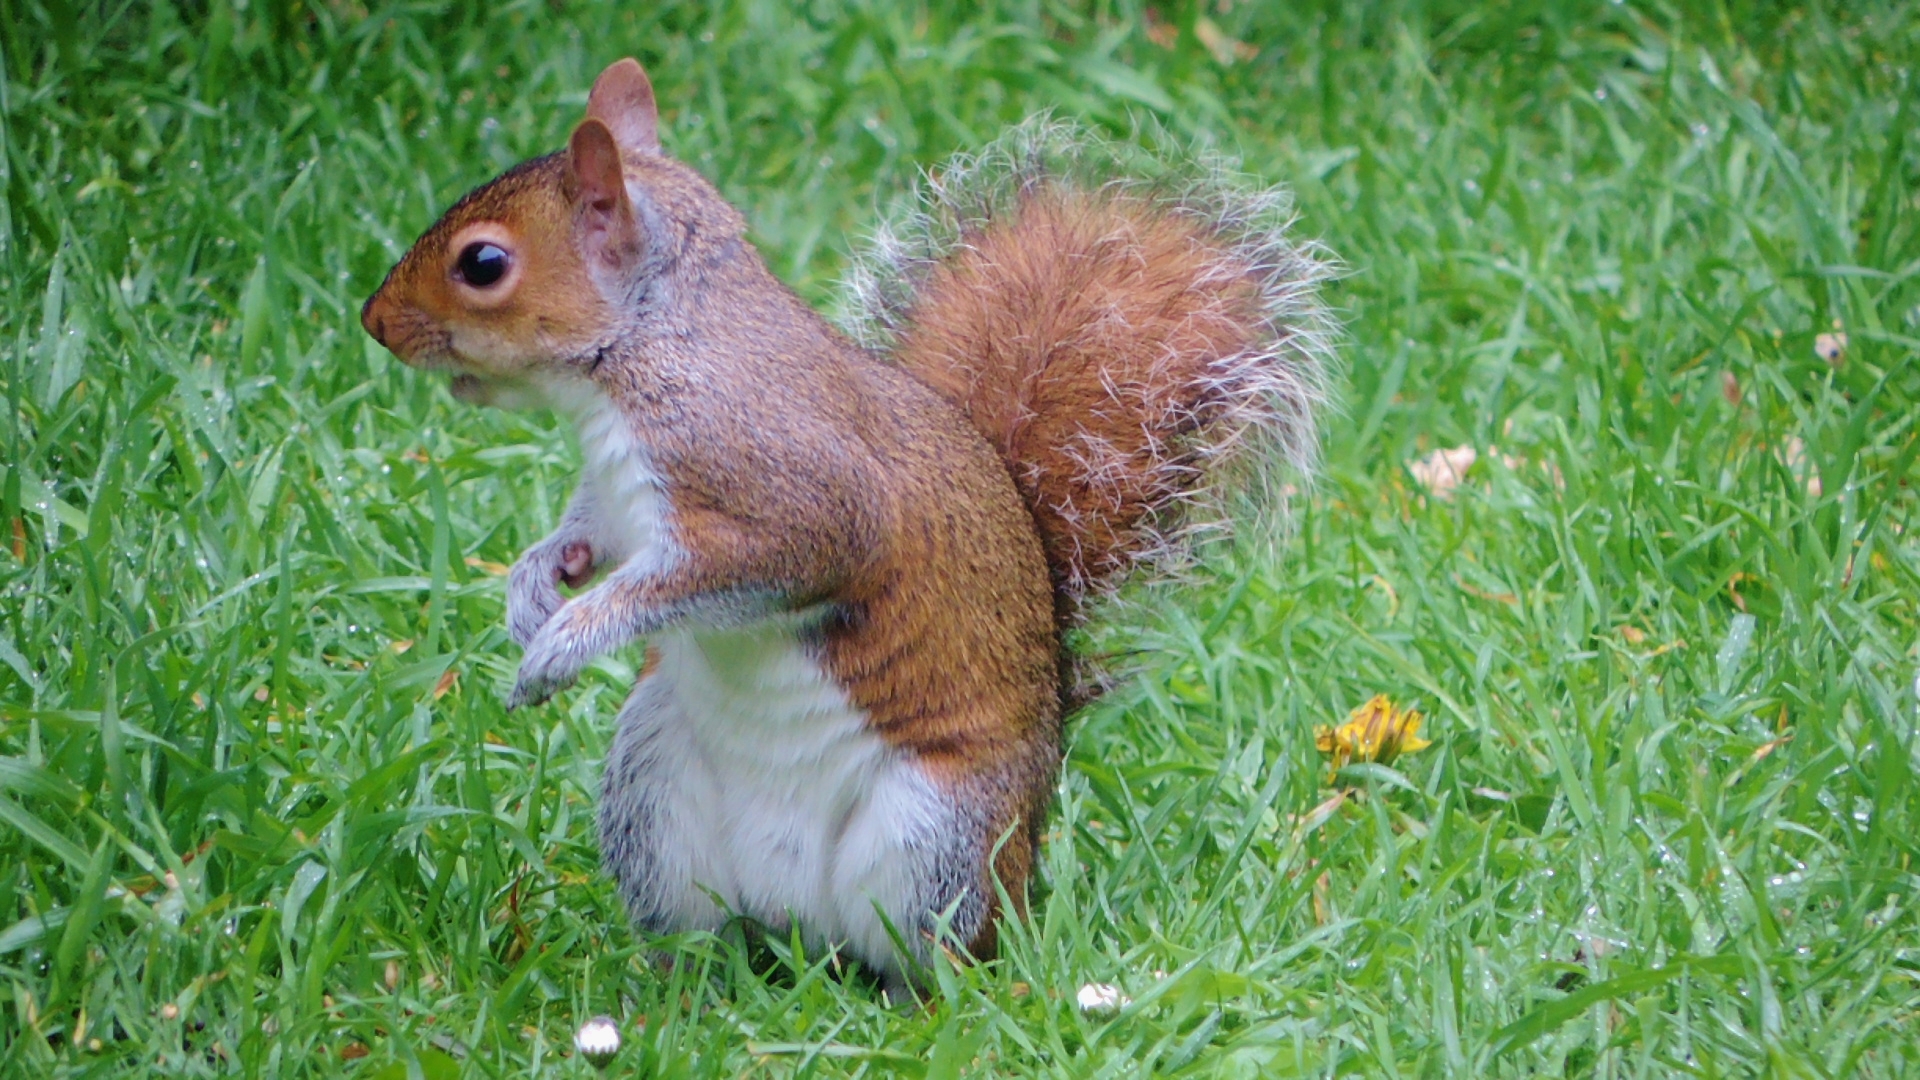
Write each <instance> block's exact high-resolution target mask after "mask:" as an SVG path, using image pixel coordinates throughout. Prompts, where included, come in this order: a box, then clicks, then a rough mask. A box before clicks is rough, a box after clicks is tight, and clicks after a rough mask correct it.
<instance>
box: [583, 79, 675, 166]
mask: <svg viewBox="0 0 1920 1080" xmlns="http://www.w3.org/2000/svg"><path fill="white" fill-rule="evenodd" d="M587 119H589V120H598V121H600V122H601V123H603V124H605V125H607V130H608V131H611V132H613V140H614V142H615V143H616V144H618V145H619V147H620V149H621V150H623V151H625V152H626V153H629V154H657V153H659V152H660V109H659V107H658V106H657V105H655V104H654V101H653V84H652V83H651V82H648V81H647V73H646V71H645V70H644V69H643V68H641V66H640V62H639V61H638V60H635V59H634V58H633V57H631V56H629V57H627V58H626V59H625V60H619V61H615V62H614V63H612V64H609V65H607V70H605V71H603V72H601V73H600V77H599V78H597V79H595V80H593V92H592V93H591V94H588V95H587Z"/></svg>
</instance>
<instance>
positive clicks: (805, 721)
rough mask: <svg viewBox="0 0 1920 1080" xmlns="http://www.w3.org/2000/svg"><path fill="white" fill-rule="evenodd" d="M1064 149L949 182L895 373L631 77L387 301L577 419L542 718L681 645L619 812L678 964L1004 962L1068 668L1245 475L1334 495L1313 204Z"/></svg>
mask: <svg viewBox="0 0 1920 1080" xmlns="http://www.w3.org/2000/svg"><path fill="white" fill-rule="evenodd" d="M1062 130H1063V129H1062V128H1061V127H1060V126H1059V125H1047V124H1045V123H1030V124H1028V125H1026V126H1024V127H1022V128H1019V129H1016V130H1015V131H1014V132H1013V133H1012V134H1010V135H1009V136H1007V137H1005V138H1003V140H1002V141H1001V142H1000V144H999V145H998V146H996V147H994V148H993V149H991V150H989V151H988V152H985V153H983V154H981V155H979V156H976V157H970V158H961V159H957V160H956V161H955V163H953V165H951V166H950V167H948V168H947V169H945V170H943V171H941V172H939V173H934V174H929V177H928V179H927V180H926V181H925V182H924V183H923V184H922V192H921V194H922V200H921V201H922V204H923V205H922V213H921V215H920V216H919V217H918V218H917V219H916V220H915V221H914V222H911V223H909V227H908V228H907V229H905V230H904V231H900V230H896V231H891V232H886V233H883V235H882V237H881V239H880V242H879V243H878V244H877V245H876V246H877V247H878V249H879V254H878V255H876V256H874V257H872V258H869V259H867V260H866V261H865V262H864V263H861V264H859V265H858V266H857V268H856V272H855V275H854V276H855V278H856V279H857V280H856V286H857V289H856V291H857V292H858V293H859V294H860V296H861V297H862V298H863V299H864V302H865V311H866V317H865V321H864V322H862V323H860V324H859V327H858V329H857V331H856V333H857V335H858V337H859V338H860V340H859V341H856V340H854V339H852V338H850V337H849V336H848V335H847V334H846V333H843V332H842V331H841V330H838V329H836V328H835V327H834V326H833V325H832V324H831V323H829V322H828V321H827V320H826V319H824V318H822V317H821V316H820V315H819V314H817V313H815V312H814V311H813V310H812V309H810V308H809V307H808V306H807V305H806V304H805V303H804V302H803V301H801V300H800V299H799V298H798V297H797V296H796V295H795V294H794V293H793V292H792V291H791V290H789V289H788V288H787V287H786V286H784V285H783V284H782V283H781V282H780V281H779V280H778V279H777V278H775V277H774V276H773V274H772V273H771V272H770V271H769V270H768V269H767V266H766V264H765V263H764V262H763V261H762V259H761V257H760V254H759V253H758V252H757V251H756V250H755V249H754V247H753V246H752V245H751V244H750V243H748V242H747V240H746V239H745V237H744V235H743V234H744V231H745V222H744V221H743V219H742V217H741V215H740V213H739V212H738V211H737V210H735V209H734V207H733V206H731V205H730V204H729V203H728V202H727V201H726V200H725V199H724V198H722V197H721V195H720V194H719V192H718V191H717V190H715V188H714V187H713V185H712V184H710V183H708V182H707V181H706V180H705V179H704V178H702V177H701V176H700V175H699V174H698V173H697V172H695V171H694V170H693V169H692V168H690V167H688V166H687V165H685V164H683V163H681V162H679V161H675V160H674V159H672V158H670V157H668V156H667V155H666V154H664V153H663V152H662V150H661V148H660V141H659V117H658V111H657V107H656V105H655V101H654V94H653V88H652V85H651V84H650V83H649V81H648V79H647V76H646V74H645V72H644V71H643V70H642V69H641V67H640V65H639V64H638V63H636V62H634V61H633V60H630V59H629V60H622V61H620V62H618V63H616V64H614V65H612V66H611V67H608V68H607V69H606V70H605V71H604V72H603V73H602V74H601V75H600V77H599V79H598V80H597V81H595V83H594V85H593V90H592V93H591V95H590V97H589V99H588V102H587V111H586V117H585V119H583V120H582V121H581V122H580V124H579V126H578V127H576V128H575V129H574V130H573V134H572V137H571V138H570V139H569V140H568V142H567V147H566V149H565V150H563V151H560V152H558V153H555V154H551V155H549V156H546V157H542V158H537V159H534V160H532V161H529V162H526V163H524V164H522V165H519V166H517V167H515V168H513V169H511V170H509V171H508V172H506V173H505V174H504V175H502V176H500V177H499V178H498V179H495V180H493V181H492V182H490V183H488V184H485V185H483V186H481V187H480V188H478V189H476V190H474V191H473V192H472V193H470V194H468V195H467V196H466V197H465V198H463V199H461V200H460V201H459V202H458V203H456V204H455V205H454V206H453V208H452V209H450V210H448V211H447V213H446V214H445V216H443V217H442V218H441V219H440V221H439V222H438V223H436V224H435V225H434V226H433V227H432V228H430V229H428V230H427V232H426V233H425V235H423V236H422V237H421V238H420V240H419V241H418V242H417V243H416V244H415V245H414V246H413V248H412V249H411V250H410V251H408V252H407V253H406V255H405V256H404V257H403V258H402V259H401V260H400V262H399V263H398V264H397V265H395V266H394V267H393V269H392V271H391V272H389V273H388V275H387V278H386V281H385V282H384V283H383V284H382V285H381V286H380V288H379V290H378V291H377V292H375V293H374V294H373V296H372V298H370V299H369V300H368V301H367V303H366V306H365V308H364V309H363V311H362V313H361V321H362V323H363V325H364V326H365V327H366V329H367V332H368V333H370V334H372V335H373V337H374V338H375V339H376V340H377V341H379V342H380V344H382V345H384V346H386V347H387V348H388V349H391V350H392V351H393V352H394V354H395V355H397V356H398V357H399V358H400V359H402V360H403V361H405V362H406V363H408V364H411V365H413V366H415V367H419V368H422V369H427V370H435V371H447V372H450V373H451V374H452V391H453V394H454V396H455V397H456V398H458V399H460V400H463V401H467V402H473V403H478V404H491V405H498V406H506V407H546V408H552V409H555V410H558V411H559V412H561V413H563V414H565V415H567V416H569V417H570V418H571V419H572V420H573V421H574V423H575V425H576V428H577V431H578V436H579V442H580V450H581V457H582V458H583V463H584V473H583V476H582V478H581V481H580V485H579V488H578V490H576V491H575V493H574V495H573V499H572V501H571V502H570V503H569V505H568V506H567V508H566V511H565V513H564V514H563V516H562V519H561V522H560V525H559V527H558V528H557V529H556V530H555V531H554V532H553V534H552V535H551V536H548V537H547V538H546V539H544V540H542V541H540V542H539V543H537V544H535V545H534V546H533V547H531V548H529V549H528V550H527V551H526V552H525V553H524V554H523V555H521V556H520V559H519V561H518V562H516V563H515V564H514V567H513V569H512V572H511V574H510V576H509V578H508V587H507V623H508V628H509V630H510V632H511V634H512V636H513V639H514V640H515V641H516V642H517V643H519V644H520V645H521V646H522V647H523V648H524V649H525V655H524V657H523V658H522V660H521V663H520V669H519V674H518V678H517V680H516V682H515V685H514V687H513V690H512V694H511V696H510V698H509V699H508V702H507V705H508V708H517V707H522V706H528V705H533V704H537V703H539V702H542V701H544V700H546V699H547V698H548V697H549V696H550V695H552V694H553V693H555V692H556V691H558V690H560V689H562V688H564V687H566V686H567V685H568V684H570V683H572V682H573V681H574V679H575V678H576V677H577V676H578V675H579V673H580V670H581V669H582V668H583V667H584V666H585V665H587V664H588V663H589V662H590V661H592V660H593V659H594V658H595V657H598V656H601V655H603V654H605V653H608V652H610V651H612V650H615V649H619V648H621V647H622V646H625V645H627V644H628V643H630V642H633V641H635V640H636V639H641V638H644V639H646V657H645V662H644V664H643V666H642V668H641V672H640V675H639V678H638V680H637V681H636V683H635V685H634V688H633V691H632V694H631V696H630V697H628V699H627V700H626V703H625V704H624V705H623V706H622V708H621V710H620V713H619V717H618V721H617V724H618V727H617V731H616V732H615V735H614V739H613V744H612V748H611V750H610V753H609V757H608V760H607V762H606V775H605V782H604V783H605V788H604V793H603V800H602V804H601V808H600V816H599V834H600V845H601V850H602V853H603V857H604V860H605V863H606V866H607V868H608V870H609V871H610V872H611V873H612V875H613V877H614V878H615V879H616V880H617V882H618V884H619V888H620V891H621V893H622V895H623V897H624V899H625V900H626V903H627V905H628V906H629V908H630V910H631V912H632V914H633V917H634V919H635V921H636V922H637V923H638V924H639V925H640V926H641V927H643V928H644V929H645V930H647V931H651V932H656V933H663V934H664V933H674V932H681V931H686V930H692V929H701V928H705V929H717V928H718V927H719V926H720V925H721V924H722V923H723V922H724V921H725V920H726V919H728V918H729V917H731V916H732V915H745V916H748V917H750V918H752V919H754V920H757V921H758V922H760V923H762V924H765V925H768V926H770V927H773V928H776V929H779V928H785V927H787V926H789V925H791V924H792V923H793V922H796V921H797V923H798V924H799V926H800V928H801V930H802V933H803V935H804V936H805V938H806V939H807V940H809V941H811V942H814V943H817V944H820V945H824V946H831V947H835V948H839V949H841V950H843V951H844V952H846V953H848V954H850V955H851V956H853V957H855V958H857V959H858V960H860V961H861V962H862V963H863V964H865V965H867V966H869V967H870V968H872V969H874V970H876V971H877V972H878V973H879V974H880V976H881V978H882V979H883V981H884V982H886V983H887V984H888V985H890V986H892V985H900V984H903V983H905V982H907V981H908V980H910V979H911V978H912V976H913V973H914V971H916V970H917V965H918V964H920V963H923V962H925V961H926V960H928V959H929V958H930V957H931V956H933V955H934V953H935V951H936V950H937V949H938V948H940V946H941V944H942V943H943V942H944V943H945V944H947V945H950V946H952V947H955V948H956V949H958V950H960V951H964V952H965V953H966V954H970V955H971V956H973V957H976V958H985V957H990V956H992V955H993V954H994V952H995V946H996V940H997V928H996V924H997V920H998V918H999V917H1000V915H1001V914H1002V913H1001V912H1000V911H999V907H1000V898H1001V897H1002V896H1003V895H1004V896H1005V897H1007V898H1010V899H1011V902H1012V905H1013V906H1014V908H1015V909H1016V912H1015V913H1017V911H1018V909H1019V908H1021V907H1022V906H1023V904H1024V897H1025V895H1026V888H1027V883H1028V879H1029V878H1030V877H1031V876H1032V873H1033V867H1034V860H1035V856H1036V847H1037V845H1038V842H1039V837H1040V829H1041V825H1042V823H1043V821H1044V820H1045V816H1046V811H1047V807H1048V802H1049V799H1050V797H1051V794H1052V791H1053V785H1054V783H1055V780H1056V777H1057V774H1058V771H1059V768H1060V758H1061V749H1060V742H1061V717H1062V714H1063V712H1064V711H1066V710H1067V709H1068V708H1069V707H1070V706H1071V705H1073V704H1075V700H1074V693H1075V685H1076V682H1077V679H1076V676H1075V674H1074V672H1075V666H1074V662H1073V659H1072V657H1071V655H1070V653H1069V651H1068V650H1067V648H1066V645H1065V642H1064V635H1065V634H1066V633H1067V631H1069V630H1070V629H1072V628H1073V627H1074V626H1075V625H1076V624H1077V623H1078V622H1079V621H1080V620H1081V619H1082V618H1083V617H1084V614H1085V612H1086V611H1087V609H1088V606H1089V604H1090V603H1091V602H1092V601H1094V600H1097V599H1098V598H1100V597H1102V596H1105V595H1107V594H1108V593H1110V592H1111V590H1112V589H1113V587H1114V586H1115V585H1116V584H1117V583H1118V582H1119V580H1120V579H1121V578H1122V577H1123V576H1124V575H1125V574H1126V573H1127V571H1128V570H1129V569H1130V568H1131V567H1133V566H1134V565H1135V564H1137V563H1139V562H1141V561H1143V560H1148V559H1152V558H1155V557H1156V556H1158V555H1161V554H1164V553H1165V549H1166V548H1167V547H1168V546H1169V541H1168V540H1167V538H1168V537H1176V538H1177V537H1178V535H1180V534H1181V532H1182V531H1183V526H1184V525H1191V524H1192V523H1193V522H1194V521H1195V520H1198V519H1197V518H1196V517H1195V514H1194V512H1193V509H1192V504H1194V503H1195V501H1196V499H1197V500H1198V501H1199V502H1200V503H1201V504H1203V505H1211V506H1214V507H1216V508H1217V507H1219V506H1220V505H1221V503H1220V500H1219V499H1217V498H1211V497H1203V496H1207V495H1208V493H1209V492H1213V491H1214V488H1215V486H1216V485H1217V483H1218V482H1219V481H1220V480H1221V479H1222V478H1223V477H1229V478H1230V477H1233V476H1242V477H1244V476H1245V475H1246V473H1247V470H1244V469H1240V470H1235V469H1231V468H1229V467H1228V466H1229V459H1231V460H1237V461H1252V462H1254V463H1256V464H1258V463H1262V462H1274V461H1279V462H1281V463H1283V464H1288V465H1290V466H1292V467H1293V468H1294V469H1296V470H1304V469H1305V468H1306V467H1308V466H1310V464H1311V461H1312V457H1313V453H1314V446H1315V441H1316V435H1315V419H1314V414H1315V410H1316V408H1317V407H1318V405H1319V404H1320V402H1321V400H1322V398H1323V397H1324V393H1323V388H1324V382H1325V378H1326V376H1325V372H1326V370H1327V366H1328V365H1327V361H1326V355H1327V344H1326V343H1327V340H1328V338H1329V334H1330V327H1331V324H1330V322H1329V319H1328V317H1327V316H1326V314H1325V311H1324V309H1323V308H1322V307H1321V306H1320V305H1319V303H1318V301H1317V300H1316V299H1315V288H1316V286H1317V284H1318V282H1319V281H1320V280H1322V279H1323V278H1324V277H1325V276H1326V264H1325V262H1324V260H1322V259H1321V258H1320V257H1319V256H1318V254H1317V249H1315V248H1314V247H1312V246H1311V245H1304V244H1300V243H1296V242H1294V241H1291V240H1288V239H1287V238H1286V236H1285V233H1284V228H1285V225H1286V221H1285V220H1284V209H1285V204H1284V202H1283V201H1281V200H1280V197H1279V196H1278V195H1276V194H1275V193H1274V192H1244V191H1239V190H1236V189H1235V188H1234V187H1233V186H1232V185H1230V184H1226V183H1223V182H1221V181H1220V180H1219V178H1218V176H1217V175H1216V176H1211V177H1210V176H1208V175H1197V178H1196V177H1195V176H1190V177H1189V179H1188V180H1186V181H1180V180H1178V179H1176V180H1173V181H1169V180H1167V179H1166V178H1165V177H1161V178H1158V179H1154V180H1145V179H1127V178H1124V177H1111V176H1095V177H1092V178H1090V179H1089V178H1088V177H1086V176H1084V175H1076V172H1078V173H1082V174H1083V173H1084V172H1085V171H1086V170H1084V169H1081V168H1078V167H1077V166H1076V165H1075V164H1074V158H1075V155H1076V154H1078V153H1081V152H1082V151H1084V150H1085V148H1086V147H1088V146H1092V145H1095V144H1096V141H1094V140H1090V139H1088V138H1087V137H1075V136H1072V135H1070V134H1063V133H1062ZM1083 156H1084V155H1083ZM1187 171H1188V173H1189V174H1200V173H1206V172H1207V170H1204V169H1200V170H1195V169H1188V170H1187ZM1183 185H1184V186H1183ZM560 582H565V583H567V584H569V585H571V586H575V587H580V586H588V587H586V588H585V589H584V591H582V592H580V593H578V594H577V595H576V596H574V597H573V598H572V599H566V598H564V597H563V596H562V594H561V593H560V592H559V590H558V589H557V587H556V586H557V584H558V583H560ZM589 582H592V584H591V585H590V586H589V584H588V583H589ZM942 935H945V936H944V938H943V937H942ZM903 949H904V954H903V951H902V950H903Z"/></svg>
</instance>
